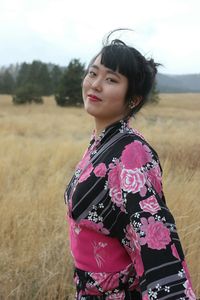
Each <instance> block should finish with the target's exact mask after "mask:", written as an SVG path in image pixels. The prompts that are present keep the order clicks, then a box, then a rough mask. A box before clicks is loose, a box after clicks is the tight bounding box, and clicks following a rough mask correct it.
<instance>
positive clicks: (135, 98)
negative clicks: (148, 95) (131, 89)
mask: <svg viewBox="0 0 200 300" xmlns="http://www.w3.org/2000/svg"><path fill="white" fill-rule="evenodd" d="M141 101H142V96H135V97H134V99H133V102H134V106H138V104H139V103H140V102H141Z"/></svg>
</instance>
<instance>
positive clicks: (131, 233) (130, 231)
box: [126, 224, 141, 251]
mask: <svg viewBox="0 0 200 300" xmlns="http://www.w3.org/2000/svg"><path fill="white" fill-rule="evenodd" d="M126 238H127V240H129V242H130V247H131V248H132V249H133V250H134V249H137V250H139V251H140V248H141V247H140V244H139V237H138V235H137V233H136V232H135V230H134V228H133V225H132V224H128V225H127V226H126Z"/></svg>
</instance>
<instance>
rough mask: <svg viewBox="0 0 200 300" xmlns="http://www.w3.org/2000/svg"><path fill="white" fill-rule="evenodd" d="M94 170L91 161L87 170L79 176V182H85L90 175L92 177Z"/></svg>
mask: <svg viewBox="0 0 200 300" xmlns="http://www.w3.org/2000/svg"><path fill="white" fill-rule="evenodd" d="M92 171H93V165H92V163H91V164H89V166H88V167H87V168H86V170H85V171H84V172H83V173H82V174H81V176H80V177H79V182H83V181H85V180H86V179H88V177H90V174H91V172H92Z"/></svg>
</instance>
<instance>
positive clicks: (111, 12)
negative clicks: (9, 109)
mask: <svg viewBox="0 0 200 300" xmlns="http://www.w3.org/2000/svg"><path fill="white" fill-rule="evenodd" d="M1 2H2V3H1V11H0V41H1V48H0V65H5V64H9V63H15V62H17V61H18V62H22V61H27V60H28V61H30V60H33V59H36V58H40V59H41V60H43V61H52V62H55V63H59V64H62V65H63V64H65V65H66V64H67V62H69V60H70V59H72V58H75V57H76V58H80V59H81V60H82V61H83V62H88V61H89V60H90V58H91V57H92V56H93V55H94V54H95V53H96V52H97V51H98V50H99V48H100V47H101V43H102V38H103V37H104V36H105V34H106V33H108V32H109V31H110V30H112V29H114V28H118V27H129V28H132V29H134V32H132V33H129V34H126V35H124V36H123V37H124V38H125V39H127V41H128V42H129V43H131V44H132V45H133V46H135V47H136V48H138V49H139V50H140V51H141V52H142V53H144V54H146V55H147V56H153V57H155V59H156V60H157V61H160V62H161V63H163V64H164V65H165V68H164V69H163V71H164V72H167V73H186V72H190V73H191V72H200V63H199V62H198V61H199V60H198V53H199V52H200V43H199V42H198V32H199V27H200V20H199V16H198V14H199V9H200V3H199V1H197V0H191V1H187V0H173V1H172V0H171V1H167V2H166V1H165V2H163V1H159V0H152V1H148V0H142V1H134V0H124V1H123V3H122V2H119V1H118V2H117V1H114V0H110V1H107V0H101V1H100V2H98V3H95V4H94V1H92V0H85V1H78V0H73V1H70V2H69V1H66V0H57V1H55V0H34V1H33V0H29V1H27V0H15V1H11V0H2V1H1ZM188 57H190V59H188Z"/></svg>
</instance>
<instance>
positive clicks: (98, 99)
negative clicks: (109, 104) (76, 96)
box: [88, 94, 102, 101]
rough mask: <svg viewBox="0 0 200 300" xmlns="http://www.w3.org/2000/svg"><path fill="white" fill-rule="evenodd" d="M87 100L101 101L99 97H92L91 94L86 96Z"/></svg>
mask: <svg viewBox="0 0 200 300" xmlns="http://www.w3.org/2000/svg"><path fill="white" fill-rule="evenodd" d="M88 98H89V99H90V100H91V101H102V100H101V99H100V98H99V97H97V96H96V95H93V94H88Z"/></svg>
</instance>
